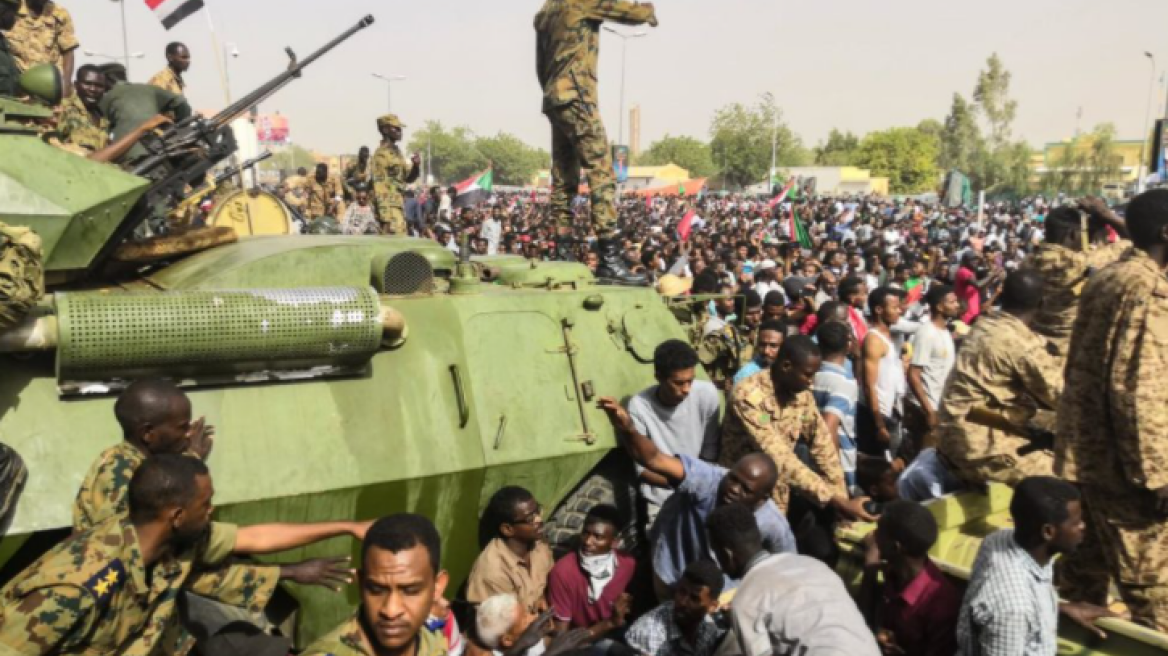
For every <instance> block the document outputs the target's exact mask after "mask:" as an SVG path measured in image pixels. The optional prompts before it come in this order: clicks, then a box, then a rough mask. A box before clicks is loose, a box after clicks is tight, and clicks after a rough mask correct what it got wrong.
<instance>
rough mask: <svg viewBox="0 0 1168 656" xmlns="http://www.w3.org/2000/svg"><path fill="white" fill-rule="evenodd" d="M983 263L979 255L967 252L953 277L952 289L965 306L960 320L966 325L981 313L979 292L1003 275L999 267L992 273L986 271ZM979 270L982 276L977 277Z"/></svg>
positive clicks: (1003, 272)
mask: <svg viewBox="0 0 1168 656" xmlns="http://www.w3.org/2000/svg"><path fill="white" fill-rule="evenodd" d="M984 265H985V260H984V259H983V258H982V256H981V255H979V254H977V253H974V252H972V251H970V252H967V253H966V254H965V255H964V256H962V258H961V268H960V269H958V270H957V276H956V277H954V279H953V291H955V292H957V298H958V300H960V301H961V302H962V304H963V305H964V306H965V314H962V315H961V321H962V322H963V323H965V324H966V325H969V324H971V323H973V320H974V319H976V318H977V315H979V314H981V294H982V292H984V291H985V290H986V289H987V288H988V287H989V286H990V285H992V284H993V283H995V282H997V281H999V280H1001V279H1002V278H1003V277H1005V271H1004V270H1002V269H999V270H997V271H994V272H993V273H986V272H985V271H984V270H983V269H982V267H984ZM979 272H981V275H982V276H983V277H982V278H980V279H979V278H978V277H977V276H978V273H979Z"/></svg>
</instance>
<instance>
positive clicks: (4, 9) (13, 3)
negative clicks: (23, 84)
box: [0, 0, 20, 96]
mask: <svg viewBox="0 0 1168 656" xmlns="http://www.w3.org/2000/svg"><path fill="white" fill-rule="evenodd" d="M19 10H20V0H0V96H15V95H16V94H17V93H18V92H19V91H20V69H19V68H17V66H16V59H15V58H14V57H13V56H12V47H11V46H10V45H8V38H7V37H6V36H5V33H7V32H8V31H9V30H11V29H12V28H13V27H14V26H15V25H16V12H17V11H19Z"/></svg>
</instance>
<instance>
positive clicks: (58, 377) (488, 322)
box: [0, 19, 682, 641]
mask: <svg viewBox="0 0 1168 656" xmlns="http://www.w3.org/2000/svg"><path fill="white" fill-rule="evenodd" d="M367 20H369V19H367ZM364 24H366V23H365V22H363V24H362V25H358V27H357V28H354V30H352V31H356V30H357V29H360V27H362V26H363V25H364ZM352 31H351V32H352ZM342 38H344V37H342ZM337 42H339V40H338V41H335V42H334V44H330V46H329V47H331V45H335V43H337ZM319 54H321V53H317V54H316V55H314V56H313V58H312V59H314V58H315V57H316V56H319ZM310 61H311V59H309V60H306V61H305V62H304V63H303V64H299V65H297V66H295V67H294V68H293V69H290V70H289V72H288V73H286V74H285V75H282V76H281V77H279V78H276V80H274V81H273V83H272V84H270V85H266V87H270V88H272V89H275V88H279V87H280V86H282V85H283V84H284V83H286V82H287V79H290V77H291V76H292V75H296V74H299V71H300V69H301V68H303V66H304V65H306V64H307V63H308V62H310ZM260 95H262V94H260ZM252 102H254V98H252V99H245V100H244V101H241V103H239V104H238V108H245V106H246V105H249V104H250V103H252ZM0 103H3V104H0V221H3V222H4V223H7V224H9V225H14V226H30V227H32V228H33V229H34V230H36V232H37V233H39V235H40V236H41V238H42V240H43V251H44V267H45V272H46V279H47V283H48V293H47V294H46V297H45V299H44V301H43V302H42V303H41V304H40V306H39V307H37V308H36V309H35V310H34V311H33V312H31V313H30V314H29V316H28V317H27V318H26V319H25V321H24V323H23V324H21V325H18V326H16V327H15V328H13V329H11V330H8V331H6V332H4V333H3V334H0V352H2V353H3V355H0V357H2V358H3V364H2V368H3V375H0V397H2V400H0V435H2V436H3V438H2V440H3V442H4V443H5V444H7V445H8V446H9V447H11V448H12V449H13V450H14V451H15V452H16V453H18V454H19V455H20V456H21V458H22V459H23V460H24V462H25V464H26V465H27V468H28V478H27V482H26V483H25V484H24V486H23V489H22V490H21V491H20V494H19V500H18V503H17V506H16V510H15V512H14V514H13V515H12V516H11V517H10V518H9V519H8V523H7V525H6V527H5V529H4V537H3V540H2V541H0V567H2V568H0V581H3V580H7V578H9V577H11V576H12V575H13V574H14V573H15V572H16V571H19V568H22V567H23V566H25V565H27V564H28V563H30V562H31V561H32V560H33V559H34V558H35V557H36V556H38V555H39V554H40V553H43V551H44V550H46V549H47V548H49V547H50V546H51V545H52V544H54V543H55V542H56V541H58V540H59V539H61V538H62V537H63V536H65V535H67V534H68V532H69V527H70V526H71V523H72V515H71V510H72V504H73V500H74V497H75V495H76V493H77V489H78V487H79V485H80V483H81V481H82V478H83V476H84V475H85V473H86V471H87V469H88V468H89V466H90V465H91V464H92V462H93V460H94V459H95V458H96V457H97V455H98V454H99V453H100V452H101V451H102V450H104V449H105V448H107V447H109V446H111V445H113V444H115V443H117V442H118V441H119V440H120V439H121V436H120V431H119V429H118V426H117V423H116V422H115V420H114V415H113V409H112V408H113V403H114V400H115V398H116V395H117V393H118V391H119V390H120V389H121V388H123V387H124V386H125V385H127V384H128V383H129V382H130V381H132V380H133V379H135V378H138V377H143V376H162V377H168V378H172V379H174V380H176V381H178V382H179V383H180V384H181V385H182V386H183V387H185V389H186V390H187V392H188V394H189V395H190V397H191V400H192V404H193V408H194V412H195V413H196V415H206V418H207V422H208V423H210V424H213V425H214V426H215V427H216V429H217V435H216V440H215V442H216V445H215V449H214V451H213V453H212V454H211V456H210V458H209V465H210V467H211V469H212V470H213V472H214V475H215V485H216V498H215V501H216V504H217V506H218V507H219V510H218V517H219V518H220V519H222V520H225V521H232V522H239V523H247V524H250V523H257V522H270V521H298V522H300V521H315V520H329V519H341V518H360V519H368V518H375V517H378V516H382V515H386V514H389V513H392V512H399V511H413V512H419V513H423V514H425V515H427V516H429V517H431V518H432V519H433V520H434V521H435V523H436V525H437V526H438V528H439V530H440V531H441V532H442V534H443V536H444V537H445V542H446V548H445V549H444V554H445V556H446V562H445V563H444V564H445V566H446V567H447V568H448V569H449V571H450V572H451V574H452V576H453V578H454V580H455V581H456V582H457V581H460V580H462V579H464V578H465V576H466V575H467V573H468V572H469V569H470V565H471V564H472V562H473V558H474V556H475V555H476V554H477V551H478V536H477V527H478V518H479V514H480V510H481V509H482V508H483V507H484V506H485V504H486V500H487V499H488V498H489V496H490V495H491V494H492V493H494V491H495V490H497V489H498V488H499V487H501V486H503V485H522V486H525V487H527V488H529V489H530V490H532V492H534V493H535V495H536V496H537V497H538V498H539V500H540V501H541V502H542V503H543V504H544V506H545V507H548V508H552V507H555V506H556V505H557V504H559V503H560V502H561V500H563V499H564V498H565V497H566V496H568V495H569V493H570V492H572V491H573V489H575V488H577V487H578V486H580V484H581V482H582V481H584V480H585V479H586V478H587V477H588V476H589V473H590V472H591V471H592V470H593V469H594V468H595V467H596V465H597V463H599V462H600V461H601V460H602V458H604V456H605V455H606V454H607V453H609V452H610V451H611V450H612V449H613V447H614V446H615V442H614V436H613V434H612V429H611V427H610V424H609V422H608V421H607V419H606V416H605V414H604V413H603V412H602V411H601V410H599V409H597V408H596V407H595V400H596V398H597V397H598V396H599V395H601V394H605V395H613V396H618V397H624V396H629V395H632V394H634V393H636V392H638V391H639V390H641V389H643V388H644V387H646V386H647V385H649V384H651V383H652V382H653V376H652V366H651V364H650V363H651V359H652V353H653V349H654V348H655V346H656V345H657V344H658V343H659V342H661V341H663V340H665V339H668V338H672V337H681V336H682V334H681V330H680V328H679V327H678V326H677V323H676V322H675V321H674V320H673V317H672V316H671V315H670V314H669V312H668V311H667V309H666V308H665V306H664V305H663V304H662V303H661V302H660V301H659V300H658V299H657V297H656V296H655V294H654V293H653V291H652V290H651V289H648V288H619V287H606V286H599V285H597V284H596V282H595V280H594V279H593V277H592V275H591V274H590V273H589V272H588V270H587V269H586V268H585V267H584V266H582V265H579V264H571V263H535V262H529V261H526V260H523V259H522V258H517V257H492V258H483V259H482V260H480V261H476V262H470V261H468V260H463V261H459V259H458V258H456V257H455V256H454V255H453V254H452V253H451V252H450V251H448V250H446V249H443V248H441V247H440V246H439V245H438V244H436V243H434V242H432V241H428V240H420V239H408V238H389V237H344V236H281V237H254V238H245V239H233V238H231V237H230V236H228V237H227V238H224V236H223V235H222V231H209V233H206V234H205V233H197V232H196V233H191V234H185V235H169V236H163V237H155V238H152V239H150V240H147V241H144V242H143V241H137V242H135V241H134V240H133V239H132V235H133V234H134V233H135V230H136V229H137V228H138V227H139V226H140V225H141V224H142V223H144V222H147V221H149V220H150V219H151V217H152V216H154V214H155V213H156V210H157V209H158V208H159V207H163V206H166V204H167V203H168V202H171V201H172V200H173V199H174V198H175V197H177V196H178V195H180V192H181V188H182V186H183V185H185V184H187V183H188V182H189V181H190V180H193V179H197V177H198V176H202V175H204V174H205V173H206V171H207V170H209V168H210V167H211V166H212V165H213V164H214V163H216V162H217V161H219V160H221V159H223V158H224V157H226V156H227V155H228V154H230V152H231V150H233V149H234V148H233V147H234V144H233V143H228V142H227V141H226V139H227V138H228V137H227V135H228V134H229V132H226V131H224V130H221V129H220V125H219V123H222V124H223V125H226V123H227V122H228V121H220V120H218V119H211V120H204V119H197V118H196V119H193V120H192V122H190V123H189V124H186V125H179V126H176V127H175V129H174V130H172V132H171V133H169V134H167V135H164V136H163V139H162V140H161V144H153V145H152V146H151V148H152V155H151V160H152V162H148V163H147V165H142V166H140V167H139V169H138V172H140V173H141V175H134V174H131V173H127V172H124V171H122V170H120V169H118V168H116V167H113V166H110V165H107V164H101V163H96V162H93V161H90V160H87V159H85V158H82V157H79V156H77V155H75V154H72V153H69V152H65V151H63V150H60V149H57V148H55V147H52V146H50V145H48V144H46V143H44V142H43V141H42V140H41V139H38V138H37V136H36V133H35V131H34V130H30V129H28V128H26V127H24V122H23V121H22V119H30V118H31V119H35V118H37V115H38V113H43V111H44V110H42V109H40V108H35V107H29V106H27V105H20V104H18V103H15V102H12V101H7V100H3V101H0ZM238 108H237V109H238ZM230 109H231V108H229V110H230ZM235 111H236V110H231V111H225V114H224V115H223V116H225V117H226V116H228V115H230V114H232V113H234V112H235ZM191 153H194V154H191ZM589 491H590V492H595V490H591V489H590V490H589ZM355 548H356V545H354V544H353V542H352V541H351V540H348V539H337V540H333V541H331V542H329V543H325V544H323V545H317V546H315V547H312V548H309V549H306V550H304V552H301V553H293V554H284V555H283V558H284V559H285V560H286V561H287V560H288V559H299V558H306V557H314V556H324V555H341V554H345V553H349V552H351V551H352V550H354V549H355ZM354 553H355V552H354ZM288 590H289V592H290V593H291V594H292V595H293V596H295V597H296V598H297V599H298V601H299V602H300V604H301V608H302V610H303V611H304V612H301V613H300V626H299V637H300V639H301V640H302V641H303V640H308V639H311V638H313V637H316V636H318V635H320V634H322V633H324V632H326V631H328V630H330V629H331V628H332V627H334V626H335V625H336V624H337V623H338V622H339V621H340V620H342V619H343V618H344V617H345V616H346V615H347V614H348V613H350V612H351V609H352V608H353V607H354V606H355V604H356V591H355V590H350V591H348V592H347V593H342V594H332V593H329V592H327V591H323V590H320V589H311V590H310V589H303V588H298V587H297V586H288Z"/></svg>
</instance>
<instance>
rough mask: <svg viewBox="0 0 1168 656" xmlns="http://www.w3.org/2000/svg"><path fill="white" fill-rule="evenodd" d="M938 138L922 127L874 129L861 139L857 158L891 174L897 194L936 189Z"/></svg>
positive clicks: (866, 165)
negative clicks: (921, 128) (877, 130)
mask: <svg viewBox="0 0 1168 656" xmlns="http://www.w3.org/2000/svg"><path fill="white" fill-rule="evenodd" d="M937 150H938V142H937V139H936V137H934V136H933V135H931V134H929V133H927V132H923V131H921V130H920V129H919V128H892V129H890V130H883V131H880V132H873V133H871V134H869V135H867V136H866V137H864V140H863V141H862V142H860V146H859V148H858V150H857V152H856V158H855V162H856V165H857V166H862V167H864V168H866V169H869V170H871V171H872V175H876V176H882V177H887V178H888V189H889V191H890V192H892V193H894V194H912V193H919V192H923V191H929V190H932V189H936V188H937V185H938V179H939V175H938V170H937Z"/></svg>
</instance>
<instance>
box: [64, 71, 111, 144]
mask: <svg viewBox="0 0 1168 656" xmlns="http://www.w3.org/2000/svg"><path fill="white" fill-rule="evenodd" d="M76 90H77V93H75V94H73V95H72V96H69V97H68V98H66V99H65V100H64V101H62V103H61V113H60V116H59V117H58V118H57V134H58V135H59V138H60V140H61V142H62V143H66V144H71V145H73V146H76V147H78V148H80V149H81V150H83V151H85V152H86V153H96V152H98V151H99V150H101V149H103V148H105V147H106V146H108V145H109V143H110V139H109V135H110V122H109V119H107V118H106V117H105V114H102V112H101V106H100V103H101V99H102V97H103V96H105V91H106V86H105V75H104V74H103V73H102V72H101V71H100V70H98V68H97V67H96V66H92V65H90V64H85V65H84V66H82V67H81V68H79V69H77V86H76Z"/></svg>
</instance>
